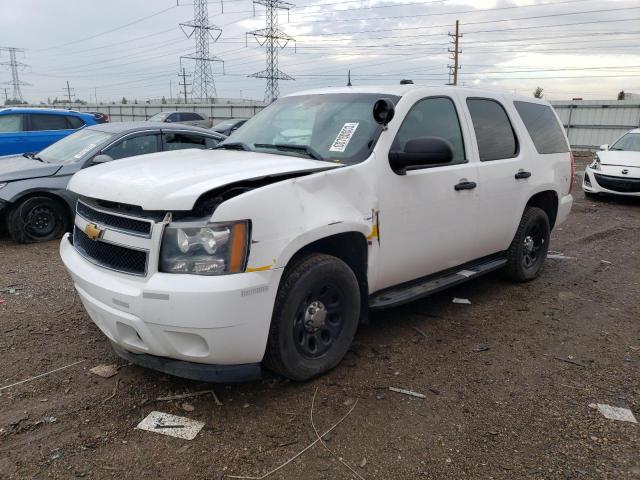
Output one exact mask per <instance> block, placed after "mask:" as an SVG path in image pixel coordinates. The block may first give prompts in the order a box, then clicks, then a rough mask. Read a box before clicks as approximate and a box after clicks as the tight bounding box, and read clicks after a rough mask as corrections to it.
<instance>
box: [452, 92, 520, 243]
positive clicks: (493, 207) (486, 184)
mask: <svg viewBox="0 0 640 480" xmlns="http://www.w3.org/2000/svg"><path fill="white" fill-rule="evenodd" d="M465 103H466V107H467V114H468V115H469V119H470V123H471V125H472V130H473V132H474V134H475V140H476V142H475V145H476V151H475V152H474V155H476V156H477V158H478V159H479V160H480V161H479V162H478V178H479V180H478V196H479V203H478V216H477V219H476V224H477V233H476V242H477V249H478V250H479V253H480V254H481V256H485V255H490V254H492V253H496V252H500V251H503V250H506V249H507V248H508V247H509V245H510V244H511V240H512V239H513V236H514V235H515V232H516V229H517V227H518V224H519V223H520V219H521V217H522V212H523V211H524V206H525V204H526V202H527V200H528V193H529V188H528V181H529V180H528V177H527V175H528V174H531V160H532V159H531V156H530V155H529V154H528V152H527V149H526V148H522V144H521V142H520V141H519V138H518V135H517V134H516V130H515V128H514V126H513V125H514V123H513V121H512V118H516V113H515V111H514V108H513V105H512V104H511V103H510V102H506V101H504V100H503V99H502V98H501V97H496V98H478V97H468V98H467V99H466V102H465ZM517 177H522V178H517Z"/></svg>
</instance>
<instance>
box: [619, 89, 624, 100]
mask: <svg viewBox="0 0 640 480" xmlns="http://www.w3.org/2000/svg"><path fill="white" fill-rule="evenodd" d="M624 96H625V93H624V90H620V92H618V100H624Z"/></svg>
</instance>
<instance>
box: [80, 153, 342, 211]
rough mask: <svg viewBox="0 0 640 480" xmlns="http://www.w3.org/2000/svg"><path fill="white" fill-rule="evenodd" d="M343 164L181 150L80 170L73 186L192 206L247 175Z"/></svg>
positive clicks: (160, 206) (108, 195)
mask: <svg viewBox="0 0 640 480" xmlns="http://www.w3.org/2000/svg"><path fill="white" fill-rule="evenodd" d="M339 166H340V165H338V164H333V163H329V162H323V161H318V160H307V159H304V158H298V157H292V156H285V155H270V154H267V153H256V152H244V151H234V150H222V149H221V150H195V149H194V150H176V151H173V152H163V153H153V154H149V155H141V156H139V157H132V158H129V159H123V160H118V161H114V162H109V163H106V164H104V165H98V166H95V167H91V168H87V169H85V170H81V171H80V172H78V173H76V174H75V175H74V176H73V177H72V178H71V181H70V182H69V186H68V187H67V188H68V189H69V190H72V191H73V192H75V193H78V194H80V195H84V196H87V197H91V198H97V199H100V200H108V201H112V202H119V203H126V204H129V205H137V206H140V207H142V208H143V209H144V210H191V209H192V208H193V206H194V204H195V202H196V201H197V200H198V198H199V197H200V196H201V195H202V194H203V193H206V192H208V191H210V190H213V189H214V188H218V187H222V186H225V185H228V184H231V183H235V182H238V181H241V180H250V179H258V178H262V177H267V176H271V175H282V174H290V173H296V172H300V173H302V172H312V171H316V170H326V169H329V168H336V167H339Z"/></svg>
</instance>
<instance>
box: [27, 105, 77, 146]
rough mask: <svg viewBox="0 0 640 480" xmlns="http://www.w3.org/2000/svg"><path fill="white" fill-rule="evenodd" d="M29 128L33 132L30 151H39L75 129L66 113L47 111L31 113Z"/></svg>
mask: <svg viewBox="0 0 640 480" xmlns="http://www.w3.org/2000/svg"><path fill="white" fill-rule="evenodd" d="M28 130H29V131H30V132H31V133H30V134H29V140H28V145H29V150H28V151H30V152H39V151H40V150H42V149H43V148H46V147H48V146H49V145H51V144H52V143H55V142H57V141H58V140H60V139H61V138H63V137H66V136H67V135H69V134H70V133H71V132H72V131H73V129H72V128H71V125H70V124H69V123H68V122H67V117H66V115H55V114H47V113H32V114H30V115H29V127H28Z"/></svg>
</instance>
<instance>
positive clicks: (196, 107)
mask: <svg viewBox="0 0 640 480" xmlns="http://www.w3.org/2000/svg"><path fill="white" fill-rule="evenodd" d="M25 106H26V105H25ZM29 107H36V108H38V107H41V108H60V109H65V110H66V109H69V107H68V106H66V105H29ZM263 108H264V105H260V104H251V103H240V104H230V103H214V104H184V103H175V104H174V103H172V104H155V103H152V104H148V103H141V104H140V103H139V104H135V103H126V104H115V105H108V104H105V105H99V104H98V105H96V104H86V105H72V106H71V110H76V111H78V112H102V113H106V114H108V115H109V117H110V119H111V121H112V122H129V121H141V120H147V119H148V118H150V117H152V116H153V115H155V114H156V113H160V112H168V111H178V110H179V111H181V112H196V113H199V114H201V115H203V116H204V117H205V118H210V119H211V121H212V122H213V124H214V125H215V124H216V123H218V122H221V121H222V120H227V119H229V118H251V117H253V116H254V115H255V114H256V113H258V112H259V111H260V110H262V109H263Z"/></svg>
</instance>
